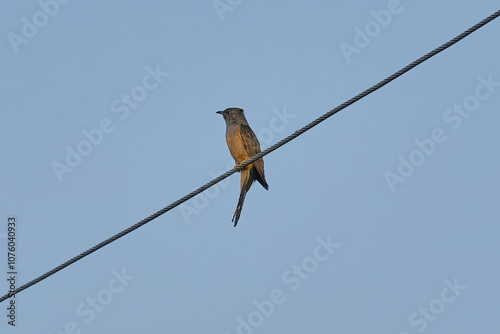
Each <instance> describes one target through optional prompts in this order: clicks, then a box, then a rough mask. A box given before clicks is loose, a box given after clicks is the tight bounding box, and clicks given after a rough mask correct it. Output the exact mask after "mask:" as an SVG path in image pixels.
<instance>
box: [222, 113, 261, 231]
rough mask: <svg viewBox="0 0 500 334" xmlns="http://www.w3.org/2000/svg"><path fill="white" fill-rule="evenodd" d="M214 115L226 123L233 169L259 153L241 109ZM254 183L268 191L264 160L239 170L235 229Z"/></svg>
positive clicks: (257, 144)
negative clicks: (256, 182)
mask: <svg viewBox="0 0 500 334" xmlns="http://www.w3.org/2000/svg"><path fill="white" fill-rule="evenodd" d="M216 113H217V114H221V115H222V117H224V120H225V121H226V142H227V147H228V148H229V152H230V153H231V156H232V157H233V159H234V162H235V163H236V166H235V168H236V167H238V166H239V165H240V164H241V163H242V162H244V161H246V160H248V159H250V158H251V157H253V156H254V155H256V154H258V153H260V143H259V140H258V139H257V136H256V135H255V133H254V132H253V131H252V129H251V128H250V125H248V121H247V119H246V118H245V114H244V113H243V109H241V108H227V109H226V110H223V111H217V112H216ZM255 181H258V182H259V183H260V184H261V185H262V186H263V187H264V189H266V190H269V186H268V184H267V181H266V176H265V174H264V160H263V159H262V158H261V159H259V160H257V161H255V162H253V163H252V164H250V165H248V166H247V167H245V168H244V169H242V170H241V192H240V197H239V199H238V205H237V206H236V211H235V212H234V215H233V219H232V222H234V226H235V227H236V225H237V224H238V220H239V219H240V215H241V210H242V209H243V202H244V201H245V196H246V194H247V192H248V191H249V190H250V187H251V186H252V184H253V183H254V182H255Z"/></svg>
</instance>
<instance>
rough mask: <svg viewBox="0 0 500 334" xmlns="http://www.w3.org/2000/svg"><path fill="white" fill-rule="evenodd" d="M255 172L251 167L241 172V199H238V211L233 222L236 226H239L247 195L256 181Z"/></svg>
mask: <svg viewBox="0 0 500 334" xmlns="http://www.w3.org/2000/svg"><path fill="white" fill-rule="evenodd" d="M254 172H255V170H254V169H253V167H249V168H246V169H244V170H242V171H241V192H240V198H239V199H238V205H237V206H236V211H235V212H234V215H233V220H232V221H233V222H234V226H236V224H238V220H239V219H240V215H241V210H242V209H243V202H245V197H246V195H247V192H248V190H250V187H251V186H252V183H253V181H255V178H254V177H253V173H254Z"/></svg>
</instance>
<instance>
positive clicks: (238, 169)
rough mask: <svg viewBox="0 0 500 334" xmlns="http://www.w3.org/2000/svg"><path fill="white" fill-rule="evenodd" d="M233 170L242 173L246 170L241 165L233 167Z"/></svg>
mask: <svg viewBox="0 0 500 334" xmlns="http://www.w3.org/2000/svg"><path fill="white" fill-rule="evenodd" d="M233 169H234V170H235V171H237V172H241V171H242V170H243V169H244V168H243V166H241V164H239V165H235V166H234V167H233Z"/></svg>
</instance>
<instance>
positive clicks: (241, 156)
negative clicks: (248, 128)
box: [226, 127, 250, 164]
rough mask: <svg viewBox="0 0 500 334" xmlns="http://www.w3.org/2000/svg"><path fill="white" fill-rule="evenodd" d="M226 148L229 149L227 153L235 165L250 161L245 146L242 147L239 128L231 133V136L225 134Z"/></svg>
mask: <svg viewBox="0 0 500 334" xmlns="http://www.w3.org/2000/svg"><path fill="white" fill-rule="evenodd" d="M226 141H227V146H228V147H229V151H230V152H231V155H232V156H233V158H234V160H235V161H236V163H237V164H240V163H242V162H243V161H245V160H248V159H250V156H249V155H248V152H247V150H246V149H245V146H244V145H243V141H242V139H241V131H240V128H239V127H238V129H237V130H236V131H233V132H232V133H231V134H226Z"/></svg>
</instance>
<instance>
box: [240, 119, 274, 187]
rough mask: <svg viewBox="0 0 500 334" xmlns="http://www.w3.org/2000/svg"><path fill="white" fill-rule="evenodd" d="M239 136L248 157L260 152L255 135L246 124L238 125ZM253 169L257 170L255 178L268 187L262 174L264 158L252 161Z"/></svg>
mask: <svg viewBox="0 0 500 334" xmlns="http://www.w3.org/2000/svg"><path fill="white" fill-rule="evenodd" d="M240 129H241V130H240V133H241V138H242V141H243V146H245V149H246V150H247V152H248V155H249V156H250V157H253V156H254V155H256V154H258V153H260V144H259V140H258V139H257V136H255V133H253V131H252V129H250V127H249V126H248V125H243V124H242V125H241V127H240ZM253 165H254V167H255V170H256V171H257V175H255V176H256V179H257V181H259V183H260V184H262V186H263V187H264V188H265V189H268V188H269V186H268V185H267V182H266V177H265V175H264V160H263V159H259V160H257V161H255V162H254V163H253Z"/></svg>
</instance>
